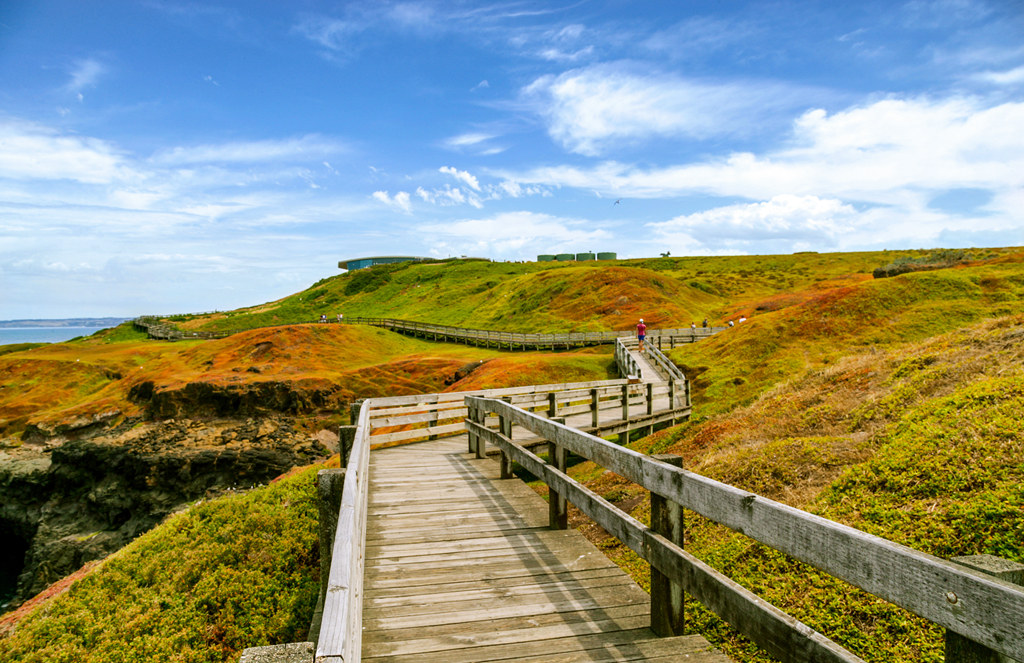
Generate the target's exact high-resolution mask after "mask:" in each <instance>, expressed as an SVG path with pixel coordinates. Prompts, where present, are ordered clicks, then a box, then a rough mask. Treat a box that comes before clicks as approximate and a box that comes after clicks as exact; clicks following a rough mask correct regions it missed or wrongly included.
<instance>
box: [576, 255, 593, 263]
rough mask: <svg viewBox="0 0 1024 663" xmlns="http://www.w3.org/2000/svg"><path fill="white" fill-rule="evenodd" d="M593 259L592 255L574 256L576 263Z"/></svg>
mask: <svg viewBox="0 0 1024 663" xmlns="http://www.w3.org/2000/svg"><path fill="white" fill-rule="evenodd" d="M593 259H594V254H593V253H577V254H576V262H582V261H584V260H593Z"/></svg>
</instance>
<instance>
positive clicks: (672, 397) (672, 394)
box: [668, 378, 676, 421]
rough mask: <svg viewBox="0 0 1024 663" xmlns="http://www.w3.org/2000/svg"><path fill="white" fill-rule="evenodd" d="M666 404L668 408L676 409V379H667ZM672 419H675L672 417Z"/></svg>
mask: <svg viewBox="0 0 1024 663" xmlns="http://www.w3.org/2000/svg"><path fill="white" fill-rule="evenodd" d="M668 406H669V409H672V410H674V409H676V379H675V378H669V379H668ZM673 421H675V420H674V419H673Z"/></svg>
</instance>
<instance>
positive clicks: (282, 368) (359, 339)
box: [0, 324, 612, 435]
mask: <svg viewBox="0 0 1024 663" xmlns="http://www.w3.org/2000/svg"><path fill="white" fill-rule="evenodd" d="M121 334H122V332H121V331H117V332H114V333H113V335H114V336H115V338H116V337H117V336H120V335H121ZM479 362H484V364H483V368H481V369H478V371H479V375H477V376H474V375H473V374H471V375H470V381H469V382H467V384H470V385H473V386H469V387H466V388H477V387H480V386H499V385H505V384H509V385H515V384H522V383H523V382H522V381H523V380H538V381H540V382H558V381H560V380H562V379H563V375H564V374H566V372H567V371H568V372H569V373H570V374H574V375H577V376H578V377H579V379H591V380H593V379H605V378H607V377H608V376H609V371H611V370H612V365H611V358H610V356H609V355H608V354H607V353H604V354H601V353H594V352H593V351H583V352H571V353H557V354H554V355H552V354H540V353H529V354H524V355H512V356H509V355H508V354H507V353H501V352H498V351H495V350H487V349H482V348H473V347H466V346H459V345H444V344H439V343H428V342H426V341H420V340H416V339H412V338H408V337H405V336H400V335H398V334H394V333H391V332H387V331H384V330H381V329H374V328H366V327H351V326H342V325H316V324H307V325H291V326H283V327H275V328H270V329H256V330H252V331H247V332H242V333H239V334H235V335H233V336H230V337H228V338H225V339H221V340H216V341H183V342H178V343H165V342H160V341H146V340H144V339H143V340H134V341H114V342H106V340H105V338H104V337H103V336H102V335H101V336H98V337H95V338H90V339H86V340H82V341H75V342H71V343H60V344H52V345H43V346H40V347H37V348H33V349H30V350H25V351H20V352H12V353H8V354H4V355H0V384H4V385H5V386H4V388H3V389H0V435H13V434H16V433H18V432H19V431H20V430H21V429H23V428H24V426H25V424H27V423H33V424H47V425H51V426H52V425H54V424H56V423H60V422H67V421H69V420H75V419H81V418H83V417H91V416H96V415H100V414H103V413H109V412H113V411H116V412H120V413H121V414H124V415H131V414H138V413H139V406H138V405H137V404H135V403H132V402H131V401H130V400H129V399H128V394H129V391H130V390H131V389H132V387H134V386H135V385H138V384H140V383H143V382H146V381H152V382H153V383H154V384H155V385H156V388H157V390H165V389H178V388H181V387H183V386H185V385H186V384H188V383H190V382H197V381H202V382H208V383H211V384H217V385H234V384H247V383H253V382H260V381H271V380H276V381H288V382H292V383H295V384H297V385H299V386H302V387H306V388H317V387H328V386H330V387H332V388H334V389H336V391H335V393H334V398H335V400H336V401H337V404H338V406H339V407H340V406H341V404H342V403H344V402H350V401H352V400H355V399H357V398H367V397H374V396H385V395H401V394H410V393H429V392H437V391H443V390H445V389H446V388H450V387H449V385H448V384H446V383H447V382H449V381H451V380H452V379H453V378H454V376H455V375H456V372H457V371H458V370H459V369H460V368H462V367H463V366H465V365H467V364H470V363H479ZM491 362H495V363H494V364H493V366H492V363H491ZM254 371H259V372H254ZM573 379H575V378H573ZM531 384H535V383H532V382H531Z"/></svg>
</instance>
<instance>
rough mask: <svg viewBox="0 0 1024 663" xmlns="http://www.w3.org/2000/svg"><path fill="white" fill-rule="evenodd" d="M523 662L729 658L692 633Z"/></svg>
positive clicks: (690, 662)
mask: <svg viewBox="0 0 1024 663" xmlns="http://www.w3.org/2000/svg"><path fill="white" fill-rule="evenodd" d="M516 661H517V662H521V663H614V662H618V661H649V662H650V663H668V662H670V661H671V662H672V663H679V662H680V661H686V663H728V661H729V659H728V658H727V657H726V656H724V655H722V654H721V653H719V652H717V651H715V650H714V649H712V648H711V646H710V645H709V644H708V642H707V640H705V639H704V638H702V637H699V636H694V635H688V636H678V637H674V638H658V639H656V640H642V641H637V642H632V643H629V644H628V645H617V646H613V647H608V646H602V647H595V648H593V649H584V650H580V651H574V652H564V653H560V654H556V655H548V654H544V655H541V656H537V657H533V656H530V657H526V658H517V659H516Z"/></svg>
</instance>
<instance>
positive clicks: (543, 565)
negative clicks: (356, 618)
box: [362, 435, 729, 663]
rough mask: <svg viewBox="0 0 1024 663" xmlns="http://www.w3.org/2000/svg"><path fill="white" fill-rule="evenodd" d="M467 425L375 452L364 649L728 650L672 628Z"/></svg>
mask: <svg viewBox="0 0 1024 663" xmlns="http://www.w3.org/2000/svg"><path fill="white" fill-rule="evenodd" d="M466 448H467V441H466V437H465V436H464V435H463V436H459V437H455V438H448V439H445V440H437V441H431V442H422V443H417V444H412V445H407V446H403V447H396V448H393V449H384V450H380V451H375V452H373V453H372V454H371V455H370V472H369V475H370V490H369V495H370V502H369V506H368V523H367V533H366V570H365V576H364V577H365V580H364V582H365V585H364V598H363V639H362V642H363V645H362V657H363V659H365V660H370V661H444V662H445V663H457V662H459V661H465V662H476V661H498V660H500V661H561V662H566V663H568V662H571V661H693V662H695V663H704V662H708V663H710V662H715V663H719V662H727V661H728V660H729V659H728V658H727V657H725V656H723V655H722V654H720V653H717V652H715V651H713V650H711V647H710V646H709V645H708V643H707V642H706V641H705V640H704V639H703V638H702V637H700V636H683V637H670V638H659V637H657V636H655V635H654V634H653V633H652V632H651V631H650V629H649V628H648V627H649V624H650V597H649V596H648V594H647V593H646V592H644V591H643V590H642V589H640V588H639V587H638V586H637V585H636V584H635V583H634V582H633V581H632V580H631V579H630V578H629V577H628V576H627V575H626V574H625V573H624V572H622V571H621V570H620V569H619V568H618V567H617V566H615V565H614V564H613V563H612V562H611V561H610V560H609V559H608V558H607V557H605V556H604V554H603V553H601V552H600V551H599V550H598V549H597V548H595V547H594V546H593V545H592V544H591V543H590V542H589V541H587V540H586V539H585V538H584V537H583V535H581V534H580V533H579V532H577V531H575V530H551V529H548V527H547V525H548V507H547V503H546V502H545V501H544V500H543V499H542V498H541V497H540V496H539V495H537V493H536V492H534V491H533V490H532V489H531V488H529V487H528V486H526V484H524V483H523V482H522V481H520V480H519V479H506V480H501V479H499V478H498V477H499V468H498V463H497V462H496V461H494V460H490V459H477V458H475V457H474V456H472V455H470V454H468V453H466Z"/></svg>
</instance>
